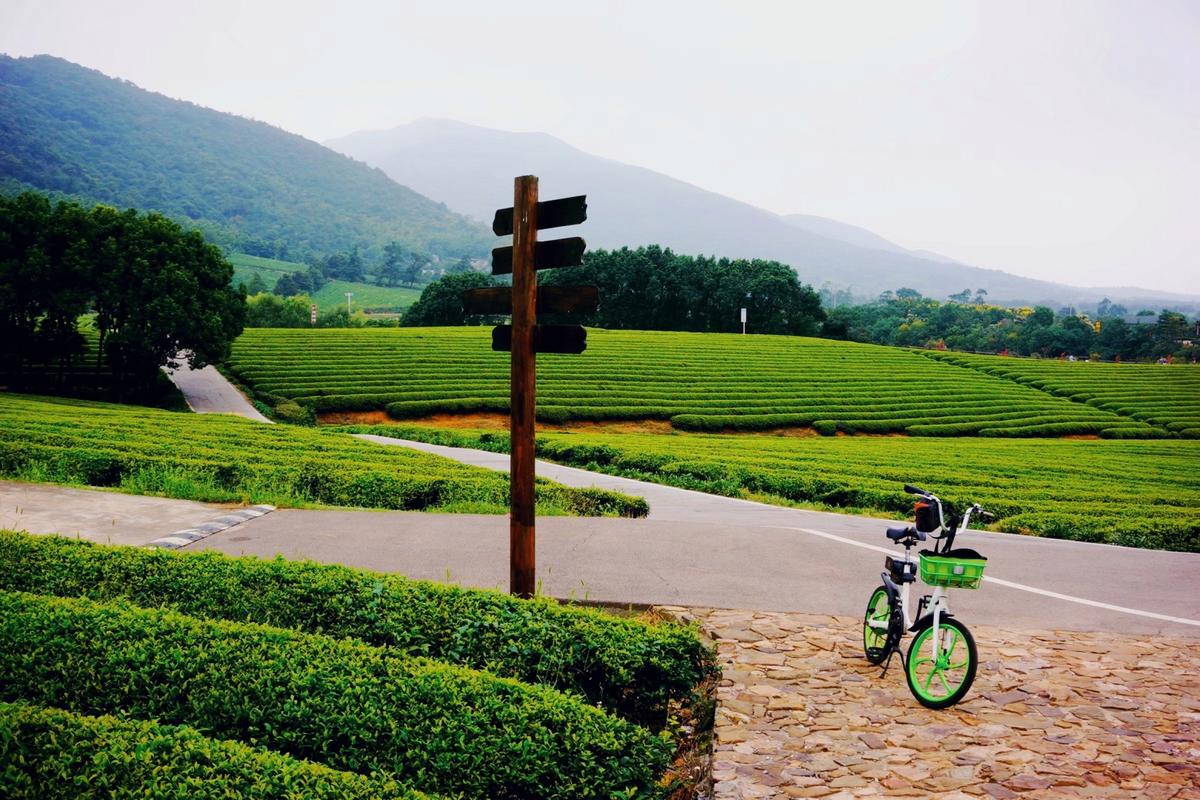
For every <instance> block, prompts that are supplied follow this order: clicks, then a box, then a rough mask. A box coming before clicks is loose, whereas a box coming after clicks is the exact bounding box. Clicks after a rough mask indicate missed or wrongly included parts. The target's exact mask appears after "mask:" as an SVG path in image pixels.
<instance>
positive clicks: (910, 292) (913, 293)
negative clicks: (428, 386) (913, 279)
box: [881, 286, 921, 300]
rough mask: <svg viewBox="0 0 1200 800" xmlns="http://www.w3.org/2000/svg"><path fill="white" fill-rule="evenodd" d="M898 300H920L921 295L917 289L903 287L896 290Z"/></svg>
mask: <svg viewBox="0 0 1200 800" xmlns="http://www.w3.org/2000/svg"><path fill="white" fill-rule="evenodd" d="M881 298H882V296H881ZM896 299H897V300H920V299H921V293H920V292H918V291H917V290H916V289H909V288H908V287H906V286H902V287H901V288H899V289H897V290H896Z"/></svg>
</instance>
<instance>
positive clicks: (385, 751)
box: [0, 592, 673, 800]
mask: <svg viewBox="0 0 1200 800" xmlns="http://www.w3.org/2000/svg"><path fill="white" fill-rule="evenodd" d="M0 699H9V700H13V699H21V700H27V701H29V702H32V703H36V704H39V705H51V706H57V707H61V708H64V709H66V710H70V711H74V712H76V713H81V714H94V713H113V712H116V711H118V710H119V711H122V712H125V713H128V714H130V715H131V716H134V717H139V718H152V719H158V720H162V721H165V722H170V723H180V724H187V725H191V726H193V727H195V728H196V729H198V730H199V731H200V732H202V733H204V734H206V735H211V736H216V737H219V738H230V739H237V740H239V741H243V742H246V743H250V744H258V745H263V746H266V747H269V748H270V749H272V750H277V751H279V752H282V753H285V754H288V755H291V756H294V757H298V758H307V759H312V760H317V761H321V762H323V763H325V764H326V765H328V766H330V767H332V768H334V769H340V770H347V771H351V772H358V773H362V774H371V773H374V772H382V773H390V774H394V775H395V777H396V779H397V780H401V781H403V782H405V784H407V785H410V786H413V787H415V788H418V789H421V790H423V791H429V792H435V793H447V794H454V793H461V794H463V795H465V796H466V797H470V798H481V799H482V798H494V797H513V798H516V797H520V798H530V799H531V800H533V799H534V798H547V800H549V799H550V798H555V799H558V798H562V800H567V798H604V799H605V800H607V798H610V797H612V796H614V795H619V794H620V793H621V792H628V793H629V794H630V795H631V796H646V797H649V796H654V795H656V794H657V786H656V784H657V779H658V777H659V776H660V775H661V774H662V773H663V771H664V769H665V767H666V764H667V761H668V759H669V758H670V754H671V751H672V749H673V748H672V746H671V743H670V742H669V741H668V740H667V739H666V738H664V737H660V736H656V735H654V734H651V733H649V732H648V731H646V730H645V729H644V728H639V727H637V726H636V725H632V724H630V723H628V722H624V721H622V720H619V719H617V718H616V717H613V716H610V715H609V714H607V713H605V712H604V711H602V710H600V709H597V708H594V707H591V706H588V705H586V704H585V703H583V702H582V701H580V700H579V699H576V698H574V697H571V696H569V695H565V694H562V693H560V692H556V691H554V690H552V689H546V688H542V687H536V686H528V685H525V684H521V683H518V682H517V681H513V680H510V679H506V678H497V677H495V676H492V675H490V674H488V673H485V672H477V671H474V670H469V669H466V668H463V667H456V666H450V665H446V664H441V663H438V662H434V661H429V660H426V659H419V658H401V657H397V656H395V655H394V654H390V653H389V652H388V651H387V650H385V649H382V648H377V647H371V646H369V645H365V644H360V643H357V642H353V641H350V640H339V639H335V638H332V637H329V636H319V635H313V634H302V633H296V632H293V631H286V630H282V629H279V628H271V627H266V626H263V625H252V624H246V623H232V622H217V621H211V620H202V619H197V618H194V617H189V616H185V615H183V614H179V613H177V612H174V611H166V610H161V609H160V610H153V611H152V610H147V609H141V608H137V607H134V606H129V605H127V604H124V603H117V602H114V603H106V604H97V603H93V602H91V601H87V600H80V599H65V598H57V597H44V596H40V595H30V594H24V593H12V592H2V593H0Z"/></svg>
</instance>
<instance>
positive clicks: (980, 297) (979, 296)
mask: <svg viewBox="0 0 1200 800" xmlns="http://www.w3.org/2000/svg"><path fill="white" fill-rule="evenodd" d="M986 299H987V289H976V290H975V303H976V305H981V304H982V303H983V301H984V300H986Z"/></svg>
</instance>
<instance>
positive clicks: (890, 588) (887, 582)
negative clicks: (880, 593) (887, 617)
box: [879, 572, 900, 606]
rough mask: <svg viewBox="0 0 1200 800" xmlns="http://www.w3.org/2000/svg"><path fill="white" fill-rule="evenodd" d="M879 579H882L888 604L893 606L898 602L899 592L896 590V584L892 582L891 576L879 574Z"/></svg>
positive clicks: (884, 573)
mask: <svg viewBox="0 0 1200 800" xmlns="http://www.w3.org/2000/svg"><path fill="white" fill-rule="evenodd" d="M879 577H880V578H882V579H883V589H884V591H885V592H887V596H888V602H889V603H891V604H892V606H895V605H896V603H899V602H900V590H899V589H897V588H896V583H895V582H894V581H893V580H892V576H891V575H888V574H887V573H886V572H881V573H879Z"/></svg>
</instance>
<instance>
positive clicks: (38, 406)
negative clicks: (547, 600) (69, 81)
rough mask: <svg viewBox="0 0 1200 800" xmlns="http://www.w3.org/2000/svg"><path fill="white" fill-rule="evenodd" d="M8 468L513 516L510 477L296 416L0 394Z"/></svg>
mask: <svg viewBox="0 0 1200 800" xmlns="http://www.w3.org/2000/svg"><path fill="white" fill-rule="evenodd" d="M0 476H2V477H6V478H16V479H19V480H29V481H42V482H53V483H68V484H80V485H86V486H110V487H116V488H120V489H121V490H123V491H129V492H133V493H136V494H161V495H165V496H168V497H180V498H185V499H192V500H208V501H234V502H243V501H244V502H252V503H271V504H273V505H290V506H297V505H308V504H321V505H330V506H352V507H360V508H392V509H410V510H426V511H473V512H479V513H497V514H500V513H505V512H506V511H507V507H508V478H507V476H506V475H502V474H499V473H495V472H491V471H489V470H485V469H481V468H477V467H469V466H465V465H462V464H459V463H457V462H454V461H450V460H449V459H444V458H440V457H438V456H432V455H428V454H425V453H418V452H415V451H411V450H403V449H400V448H386V447H377V446H375V445H371V444H367V443H365V442H361V441H358V440H355V439H353V438H351V437H348V436H344V435H340V434H337V433H331V432H327V431H322V430H313V429H308V428H300V427H295V426H290V425H287V426H285V425H264V424H262V423H258V422H251V421H250V420H245V419H241V418H238V417H231V416H224V415H215V414H206V415H199V414H189V413H178V412H172V411H161V410H158V409H151V408H142V407H138V406H121V405H112V404H108V403H98V402H89V401H83V400H65V399H61V398H50V397H34V396H28V395H15V394H6V393H0ZM538 506H539V512H540V513H558V514H562V513H569V514H583V515H602V514H620V515H624V516H643V515H645V513H646V504H645V501H644V500H642V499H640V498H631V497H626V496H624V495H620V494H616V493H613V492H605V491H601V490H596V489H573V488H568V487H565V486H561V485H558V484H554V483H551V482H549V481H542V482H540V483H539V485H538Z"/></svg>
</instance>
